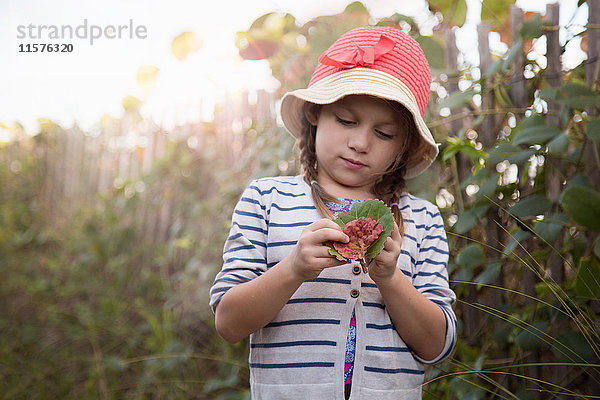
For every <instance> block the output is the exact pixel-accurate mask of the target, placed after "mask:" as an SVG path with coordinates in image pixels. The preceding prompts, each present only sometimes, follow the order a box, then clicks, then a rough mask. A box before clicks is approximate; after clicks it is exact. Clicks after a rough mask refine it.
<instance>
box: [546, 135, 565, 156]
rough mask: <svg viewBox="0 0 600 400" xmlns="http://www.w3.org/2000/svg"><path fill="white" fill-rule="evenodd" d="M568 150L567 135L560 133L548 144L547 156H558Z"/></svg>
mask: <svg viewBox="0 0 600 400" xmlns="http://www.w3.org/2000/svg"><path fill="white" fill-rule="evenodd" d="M568 148H569V135H567V134H566V133H564V132H562V133H561V134H560V135H558V136H556V137H555V138H554V139H552V140H551V141H550V143H548V154H550V155H552V156H558V155H561V154H563V153H564V152H565V151H567V150H568Z"/></svg>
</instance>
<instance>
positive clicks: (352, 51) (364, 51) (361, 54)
mask: <svg viewBox="0 0 600 400" xmlns="http://www.w3.org/2000/svg"><path fill="white" fill-rule="evenodd" d="M395 45H396V44H395V43H394V41H393V40H392V39H390V38H388V37H387V36H384V35H381V36H380V37H379V41H378V42H377V44H376V45H375V46H359V45H355V46H354V48H348V49H345V50H344V51H342V52H341V53H338V54H336V55H335V56H328V55H326V54H323V55H322V56H321V57H320V58H319V62H320V63H321V64H325V65H331V66H334V67H339V68H345V69H347V68H354V67H358V66H361V67H371V66H373V64H375V61H376V60H378V59H379V58H380V57H381V56H383V55H384V54H385V53H387V52H389V51H390V50H392V49H393V48H394V46H395Z"/></svg>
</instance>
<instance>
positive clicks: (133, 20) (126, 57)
mask: <svg viewBox="0 0 600 400" xmlns="http://www.w3.org/2000/svg"><path fill="white" fill-rule="evenodd" d="M350 2H351V1H350V0H328V1H323V0H303V1H301V2H300V1H293V0H252V1H247V0H246V1H241V0H240V1H227V0H220V1H215V0H210V1H205V0H170V1H159V0H102V1H98V0H96V1H81V0H54V1H43V0H0V60H2V61H0V124H4V125H8V126H9V125H10V124H12V123H14V122H15V121H16V122H19V123H20V124H22V125H23V126H24V127H25V129H26V130H27V131H28V132H29V133H31V134H34V133H35V132H36V130H37V129H38V118H48V119H52V120H54V121H55V122H57V123H59V124H61V125H62V126H63V127H70V126H72V125H73V123H75V122H77V124H78V125H79V126H81V127H82V128H83V129H91V128H92V127H93V126H94V125H97V124H98V122H99V120H100V118H101V117H102V115H104V114H110V115H112V116H113V117H120V116H121V115H122V114H123V108H122V106H121V100H122V99H123V98H124V97H125V96H128V95H133V96H137V97H139V98H142V99H143V100H144V106H143V108H142V111H143V113H144V114H145V115H146V116H148V117H151V118H152V119H154V120H155V121H158V122H160V123H162V124H163V126H166V127H167V128H168V127H169V126H173V125H175V124H178V123H184V122H185V121H186V120H191V121H195V120H196V121H197V120H201V119H208V118H210V115H209V114H210V107H211V102H212V101H214V99H215V98H217V97H219V96H222V95H223V93H225V92H233V91H237V90H241V89H248V90H250V91H253V90H257V89H267V90H272V89H273V88H275V87H276V85H277V82H276V81H274V80H273V78H272V77H271V75H270V70H269V68H268V65H267V64H266V62H264V61H242V60H241V59H240V58H239V56H238V54H237V48H236V47H235V44H234V40H235V33H236V32H237V31H241V30H246V29H248V28H249V26H250V24H251V23H252V21H254V20H255V19H256V18H257V17H259V16H261V15H263V14H265V13H267V12H272V11H278V12H282V13H285V12H289V13H291V14H292V15H294V16H295V17H296V19H297V20H298V22H299V23H304V22H306V21H308V20H310V19H311V18H314V17H316V16H319V15H329V14H336V13H339V12H341V11H343V9H344V8H345V7H346V5H347V4H349V3H350ZM467 3H468V5H469V13H468V15H467V22H466V24H465V26H464V27H463V28H462V29H461V30H459V31H458V32H457V37H458V39H459V48H460V50H462V51H464V52H465V53H466V54H467V58H469V57H474V58H476V57H477V55H476V49H477V43H476V42H475V41H473V39H472V38H474V37H476V36H477V35H476V33H475V32H476V31H475V27H476V24H477V22H478V13H479V12H480V5H479V1H478V0H467ZM546 3H548V1H546V0H533V1H532V0H529V1H518V2H517V4H518V5H520V6H521V7H522V8H524V9H527V10H532V11H541V12H543V11H544V10H545V6H546ZM560 3H561V8H562V10H561V24H566V23H568V22H569V21H566V20H563V18H567V17H568V16H570V15H572V11H573V10H575V8H576V4H577V0H564V1H561V2H560ZM363 4H365V6H366V7H367V8H368V9H369V11H370V13H371V15H372V16H374V17H376V18H377V17H384V16H389V15H391V14H393V13H394V12H399V13H402V14H406V15H410V16H415V17H417V18H418V17H419V16H422V15H423V14H424V12H425V10H426V7H427V5H426V3H425V1H424V0H364V1H363ZM579 14H582V13H581V12H580V13H579ZM563 16H564V17H563ZM577 16H578V17H579V19H580V20H582V21H583V22H582V23H585V20H586V19H587V15H585V14H583V15H577ZM85 21H87V25H88V29H87V38H73V39H65V40H63V41H56V40H55V41H50V40H48V39H46V40H43V41H41V40H36V39H33V38H20V37H19V34H20V33H23V32H25V31H27V27H28V26H29V25H30V24H33V25H35V26H41V25H47V26H50V25H55V26H61V25H69V26H71V27H72V28H73V29H74V30H75V29H76V28H77V27H79V26H82V25H83V24H84V23H85ZM92 25H95V26H98V27H99V28H98V29H104V28H105V27H107V26H109V25H113V26H117V25H128V26H129V25H130V26H132V27H133V28H134V29H133V31H135V30H136V29H137V33H138V35H137V36H136V35H135V34H132V33H133V32H131V30H130V29H129V28H125V29H123V30H122V31H121V33H122V37H121V38H114V39H108V38H100V39H97V40H96V41H95V42H93V44H91V43H90V37H89V36H90V29H91V26H92ZM187 30H189V31H194V32H196V33H197V34H198V35H199V37H200V38H201V39H202V42H203V46H202V48H201V49H200V50H199V51H198V52H197V53H195V54H193V55H192V56H190V57H188V58H187V59H186V60H185V61H179V60H177V59H176V58H175V57H174V56H173V54H172V53H171V41H172V40H173V38H174V37H175V36H177V35H178V34H180V33H182V32H183V31H187ZM80 32H83V30H80ZM27 33H29V32H27ZM33 34H34V35H35V34H36V32H35V29H34V31H33ZM115 35H116V33H115ZM21 36H22V35H21ZM132 36H133V37H132ZM492 39H493V38H492ZM40 42H46V43H70V44H72V45H73V51H72V52H70V53H69V52H60V53H47V52H44V53H23V52H19V48H20V46H26V45H27V44H32V43H40ZM492 47H496V48H498V49H499V51H501V50H502V44H501V43H500V42H499V41H497V43H496V44H495V45H494V44H492ZM468 61H471V62H477V60H468ZM142 65H154V66H156V67H157V68H159V74H158V79H157V84H156V87H155V88H154V90H153V91H152V92H150V93H146V92H144V91H143V90H142V89H141V88H140V87H139V86H138V85H137V83H136V79H135V77H136V72H137V70H138V68H139V67H140V66H142ZM176 110H179V112H176ZM181 110H183V113H182V112H181ZM186 110H191V112H187V111H186ZM199 110H200V111H199ZM1 126H2V125H0V127H1ZM1 130H2V129H1V128H0V131H1ZM0 133H1V132H0ZM1 136H2V135H0V141H1V140H2V137H1Z"/></svg>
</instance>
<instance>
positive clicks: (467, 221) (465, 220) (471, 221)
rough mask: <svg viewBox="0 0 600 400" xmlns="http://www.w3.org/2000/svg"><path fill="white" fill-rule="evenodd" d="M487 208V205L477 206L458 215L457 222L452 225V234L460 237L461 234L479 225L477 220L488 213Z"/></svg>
mask: <svg viewBox="0 0 600 400" xmlns="http://www.w3.org/2000/svg"><path fill="white" fill-rule="evenodd" d="M489 208H490V207H489V206H487V205H483V206H477V207H474V208H471V209H469V210H465V211H463V212H462V213H460V215H459V216H458V220H457V221H456V223H455V224H454V232H456V233H458V234H459V235H462V234H463V233H466V232H468V231H470V230H471V229H472V228H473V227H474V226H475V225H477V224H478V223H479V219H480V218H482V217H483V216H484V215H485V214H486V213H487V212H488V209H489Z"/></svg>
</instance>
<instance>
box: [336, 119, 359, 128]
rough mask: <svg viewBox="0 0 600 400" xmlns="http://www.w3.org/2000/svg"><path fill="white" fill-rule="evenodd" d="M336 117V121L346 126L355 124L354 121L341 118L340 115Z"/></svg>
mask: <svg viewBox="0 0 600 400" xmlns="http://www.w3.org/2000/svg"><path fill="white" fill-rule="evenodd" d="M335 118H336V119H337V122H339V123H340V124H342V125H346V126H352V125H354V124H355V122H354V121H351V120H348V119H343V118H340V117H335Z"/></svg>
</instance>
